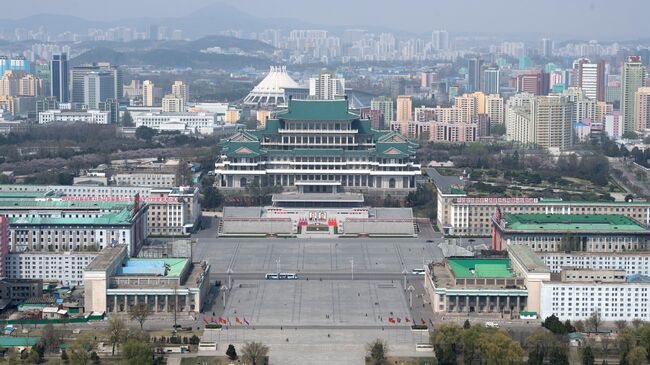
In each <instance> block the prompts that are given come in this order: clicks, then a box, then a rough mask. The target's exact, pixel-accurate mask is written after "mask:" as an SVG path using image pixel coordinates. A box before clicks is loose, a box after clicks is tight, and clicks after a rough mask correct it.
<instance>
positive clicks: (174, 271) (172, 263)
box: [128, 257, 189, 277]
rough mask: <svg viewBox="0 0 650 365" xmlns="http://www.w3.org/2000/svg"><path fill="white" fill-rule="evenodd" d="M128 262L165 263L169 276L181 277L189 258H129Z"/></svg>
mask: <svg viewBox="0 0 650 365" xmlns="http://www.w3.org/2000/svg"><path fill="white" fill-rule="evenodd" d="M128 261H134V262H147V261H164V262H165V266H167V276H174V277H178V276H181V273H182V272H183V269H184V268H185V265H187V263H188V262H189V259H187V258H155V259H148V258H135V257H133V258H129V259H128Z"/></svg>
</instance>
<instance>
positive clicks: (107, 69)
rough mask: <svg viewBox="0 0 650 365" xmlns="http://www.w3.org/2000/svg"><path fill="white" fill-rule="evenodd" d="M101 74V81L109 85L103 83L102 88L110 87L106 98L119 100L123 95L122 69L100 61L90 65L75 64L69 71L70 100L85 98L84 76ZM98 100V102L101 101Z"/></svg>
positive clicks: (82, 100)
mask: <svg viewBox="0 0 650 365" xmlns="http://www.w3.org/2000/svg"><path fill="white" fill-rule="evenodd" d="M100 73H101V74H102V82H104V83H106V84H108V83H111V84H112V85H111V86H108V85H105V86H104V88H106V89H108V88H110V90H112V91H111V94H110V95H108V96H106V97H107V98H111V99H116V100H119V99H121V98H122V95H123V87H124V86H123V78H122V70H121V69H119V68H118V67H115V66H111V64H110V63H106V62H101V63H95V64H92V65H82V66H75V67H73V68H72V70H71V71H70V76H71V78H72V81H71V82H72V94H71V95H70V101H71V102H73V103H80V104H81V103H85V99H86V91H87V90H86V79H85V78H86V76H87V75H89V74H100ZM103 101H105V99H104V100H99V101H98V102H103Z"/></svg>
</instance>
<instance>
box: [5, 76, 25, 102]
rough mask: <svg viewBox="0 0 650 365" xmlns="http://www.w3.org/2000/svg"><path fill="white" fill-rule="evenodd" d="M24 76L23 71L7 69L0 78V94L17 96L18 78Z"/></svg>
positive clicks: (18, 89)
mask: <svg viewBox="0 0 650 365" xmlns="http://www.w3.org/2000/svg"><path fill="white" fill-rule="evenodd" d="M23 76H25V72H23V71H15V70H7V71H5V73H4V74H3V75H2V78H0V96H18V94H19V92H20V79H21V78H23Z"/></svg>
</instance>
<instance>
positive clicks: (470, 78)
mask: <svg viewBox="0 0 650 365" xmlns="http://www.w3.org/2000/svg"><path fill="white" fill-rule="evenodd" d="M481 66H483V60H481V59H480V58H478V57H474V58H470V59H469V60H468V61H467V87H466V90H467V92H472V91H475V90H480V89H481Z"/></svg>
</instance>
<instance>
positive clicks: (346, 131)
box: [215, 99, 420, 193]
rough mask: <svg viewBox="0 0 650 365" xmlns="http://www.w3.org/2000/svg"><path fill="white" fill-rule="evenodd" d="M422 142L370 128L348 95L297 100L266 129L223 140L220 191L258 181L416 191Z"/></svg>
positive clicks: (303, 188) (310, 188) (308, 187)
mask: <svg viewBox="0 0 650 365" xmlns="http://www.w3.org/2000/svg"><path fill="white" fill-rule="evenodd" d="M416 149H417V144H416V143H415V142H413V141H410V140H409V139H407V138H406V137H404V136H402V135H401V134H399V133H397V132H395V131H380V130H375V129H372V128H371V127H370V120H367V119H361V118H360V117H359V115H357V114H354V113H351V112H350V111H349V110H348V101H347V100H346V99H337V100H292V99H289V103H288V109H287V110H286V111H284V112H280V113H278V114H277V115H276V116H275V118H274V119H269V120H267V121H266V125H265V127H264V129H257V130H246V131H240V132H238V133H236V134H234V135H232V136H230V137H228V138H226V139H223V140H222V141H221V156H220V158H219V160H218V161H217V162H216V163H215V175H216V177H217V184H218V186H219V187H220V188H234V189H241V188H245V187H246V186H247V185H249V184H251V183H257V184H260V185H276V186H282V187H283V188H284V190H292V189H295V190H298V191H299V192H302V193H312V192H315V193H331V192H342V191H346V192H362V191H366V190H372V189H382V190H412V189H415V177H416V176H418V175H420V165H419V164H418V163H417V161H416V158H415V151H416Z"/></svg>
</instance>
